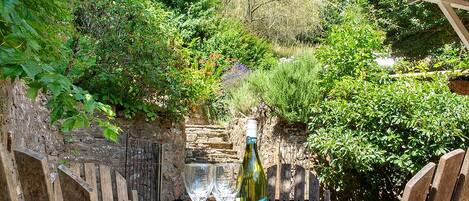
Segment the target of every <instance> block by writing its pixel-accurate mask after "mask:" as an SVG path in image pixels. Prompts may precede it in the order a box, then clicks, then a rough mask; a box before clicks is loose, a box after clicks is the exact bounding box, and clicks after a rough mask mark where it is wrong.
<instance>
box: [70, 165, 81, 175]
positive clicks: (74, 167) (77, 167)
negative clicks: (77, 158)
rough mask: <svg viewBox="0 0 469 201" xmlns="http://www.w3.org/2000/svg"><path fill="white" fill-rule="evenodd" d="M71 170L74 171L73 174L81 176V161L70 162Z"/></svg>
mask: <svg viewBox="0 0 469 201" xmlns="http://www.w3.org/2000/svg"><path fill="white" fill-rule="evenodd" d="M70 170H71V171H72V172H73V174H75V175H77V176H78V177H81V175H80V163H70Z"/></svg>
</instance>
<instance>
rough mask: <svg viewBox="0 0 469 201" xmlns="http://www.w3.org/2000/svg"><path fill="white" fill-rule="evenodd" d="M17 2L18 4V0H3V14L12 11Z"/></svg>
mask: <svg viewBox="0 0 469 201" xmlns="http://www.w3.org/2000/svg"><path fill="white" fill-rule="evenodd" d="M15 4H18V0H2V10H1V11H2V14H3V15H4V14H8V13H10V12H11V11H12V10H13V8H14V7H15Z"/></svg>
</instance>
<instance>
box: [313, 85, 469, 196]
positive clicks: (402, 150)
mask: <svg viewBox="0 0 469 201" xmlns="http://www.w3.org/2000/svg"><path fill="white" fill-rule="evenodd" d="M434 79H435V80H434V81H421V80H411V79H402V80H396V81H386V80H384V81H382V82H369V81H365V80H362V79H357V78H352V77H350V78H346V79H343V80H342V81H340V82H339V83H337V85H336V86H335V87H334V89H333V90H332V91H331V93H330V94H329V96H328V98H327V99H326V101H325V102H323V103H322V104H321V105H320V106H319V107H317V108H316V110H315V111H317V112H316V113H314V114H313V115H312V119H311V123H310V125H309V126H310V127H309V128H310V131H311V135H310V137H309V141H308V142H309V146H310V147H311V148H312V150H313V151H314V152H315V153H317V154H318V165H317V166H316V167H317V171H318V175H319V176H320V177H321V180H322V181H323V182H325V183H326V184H327V185H328V186H330V187H332V188H334V189H335V190H336V191H338V193H335V195H337V199H338V200H397V197H398V195H399V194H400V193H401V192H402V190H403V187H404V185H405V183H406V182H407V180H408V179H410V176H412V174H415V173H416V172H417V171H418V170H419V169H420V168H422V167H423V166H424V165H425V164H427V163H428V162H430V161H434V160H436V159H437V158H438V157H439V156H441V155H442V154H444V153H446V152H448V151H451V150H453V149H456V148H466V147H467V146H468V145H469V143H468V141H467V136H468V135H469V127H468V126H467V125H468V124H467V122H468V121H469V97H464V96H458V95H456V94H453V93H451V92H450V90H449V88H448V87H447V85H446V82H447V78H445V77H443V78H434Z"/></svg>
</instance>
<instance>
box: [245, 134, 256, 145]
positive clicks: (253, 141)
mask: <svg viewBox="0 0 469 201" xmlns="http://www.w3.org/2000/svg"><path fill="white" fill-rule="evenodd" d="M246 144H247V145H251V144H253V145H255V144H257V137H250V136H247V137H246Z"/></svg>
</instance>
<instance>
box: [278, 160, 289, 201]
mask: <svg viewBox="0 0 469 201" xmlns="http://www.w3.org/2000/svg"><path fill="white" fill-rule="evenodd" d="M280 170H281V172H280V200H290V192H291V178H292V174H291V164H282V165H281V168H280Z"/></svg>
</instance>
